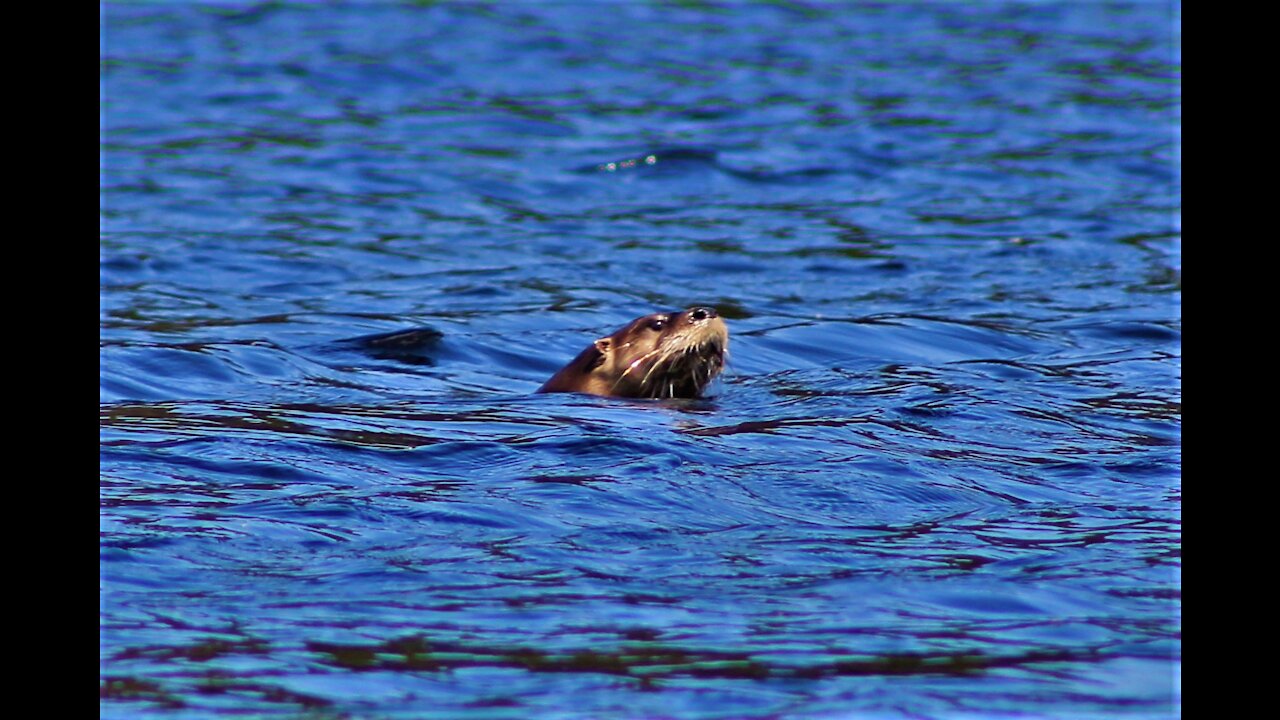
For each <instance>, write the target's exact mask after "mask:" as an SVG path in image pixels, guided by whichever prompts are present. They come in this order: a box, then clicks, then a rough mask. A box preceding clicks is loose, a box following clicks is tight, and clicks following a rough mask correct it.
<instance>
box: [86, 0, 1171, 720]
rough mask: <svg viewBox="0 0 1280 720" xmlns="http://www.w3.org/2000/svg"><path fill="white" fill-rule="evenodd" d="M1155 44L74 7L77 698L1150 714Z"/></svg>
mask: <svg viewBox="0 0 1280 720" xmlns="http://www.w3.org/2000/svg"><path fill="white" fill-rule="evenodd" d="M1178 17H1179V8H1178V6H1177V5H1173V4H1166V3H1154V2H1151V3H1148V2H1142V3H1119V4H1102V3H1027V4H997V3H928V4H925V3H912V4H903V5H876V4H865V5H864V4H838V5H837V4H800V3H760V4H737V3H730V4H719V3H701V2H689V3H676V4H660V3H647V2H639V1H636V2H620V3H609V4H603V5H602V4H599V3H572V2H547V3H493V4H484V3H430V2H427V3H391V2H378V3H357V4H338V5H329V4H325V5H318V4H317V5H311V4H291V3H263V4H243V3H217V4H197V3H142V4H107V5H105V6H104V7H103V21H102V70H101V73H102V75H101V77H102V81H101V86H102V114H101V118H102V133H101V136H102V150H101V164H102V173H101V177H102V180H101V185H102V200H101V241H100V258H101V295H100V297H101V307H100V310H101V323H100V325H101V331H100V341H101V354H100V357H101V363H100V403H101V428H102V433H101V503H102V512H101V565H100V568H101V595H100V608H101V635H100V637H101V671H100V675H101V697H102V702H101V712H102V716H103V717H112V718H134V717H146V716H160V715H163V716H166V717H171V716H180V717H220V716H231V715H235V716H243V715H244V714H246V713H247V714H250V715H253V716H255V717H258V716H262V717H270V716H276V717H324V718H329V717H332V718H340V717H350V718H394V717H403V718H410V717H412V718H427V717H442V718H459V717H477V718H500V717H509V718H526V717H563V718H634V717H681V718H771V717H847V716H850V715H853V714H857V715H858V716H860V717H861V716H885V717H898V716H906V715H910V716H911V717H938V718H950V717H998V716H1005V715H1008V716H1035V717H1073V718H1079V717H1116V716H1133V717H1165V716H1174V715H1177V714H1179V713H1180V680H1179V673H1180V657H1181V645H1180V627H1181V621H1180V614H1181V610H1180V607H1181V605H1180V568H1181V562H1180V521H1181V490H1180V469H1179V465H1180V449H1179V448H1180V437H1181V431H1180V421H1181V406H1180V399H1181V392H1180V354H1181V320H1180V315H1181V313H1180V298H1181V284H1180V283H1181V281H1180V267H1181V260H1180V221H1179V215H1180V174H1179V170H1178V167H1179V165H1178V162H1179V160H1178V152H1179V126H1180V120H1179V117H1180V114H1179V113H1180V92H1179V76H1180V67H1179V63H1180V50H1179V43H1180V40H1179V38H1178V25H1179V19H1178ZM695 304H706V305H713V306H715V307H716V308H717V309H718V310H719V311H720V313H721V314H722V315H723V316H724V317H725V318H726V319H727V321H728V323H729V326H730V328H731V332H732V343H731V353H732V355H731V360H730V367H729V369H728V371H727V372H726V374H725V376H724V378H723V379H722V380H721V381H718V382H717V383H716V384H715V385H714V386H713V388H712V392H711V393H710V394H709V397H708V398H707V399H705V400H701V401H692V402H640V401H628V400H615V399H603V398H594V397H584V396H576V395H535V394H533V391H534V390H535V389H536V388H537V387H538V386H539V385H540V384H541V383H542V382H543V381H544V380H545V379H546V378H547V377H548V376H549V375H550V374H551V373H553V372H554V371H555V370H556V369H557V368H558V367H560V366H561V365H562V364H563V363H565V362H567V361H568V360H569V359H570V358H571V357H572V356H573V355H574V354H576V353H577V352H578V351H579V350H580V349H582V348H583V347H585V346H586V344H587V343H588V342H590V341H591V340H592V339H594V338H595V337H598V336H600V335H604V334H607V333H609V332H612V331H613V330H614V329H615V328H617V327H618V326H620V325H622V324H624V323H625V322H627V321H629V320H630V319H632V318H634V317H636V316H638V315H642V314H646V313H650V312H654V311H657V310H664V309H674V308H680V307H687V306H690V305H695ZM408 328H430V329H432V330H434V331H435V333H438V335H436V334H428V333H424V335H423V339H424V342H423V343H422V344H421V347H418V348H416V349H413V350H412V351H407V352H403V353H399V352H397V353H371V352H368V351H365V350H362V349H361V348H359V347H358V346H353V345H351V344H350V343H346V342H344V341H345V340H347V339H350V338H353V337H358V336H363V335H367V334H371V333H380V332H389V331H394V330H401V329H408Z"/></svg>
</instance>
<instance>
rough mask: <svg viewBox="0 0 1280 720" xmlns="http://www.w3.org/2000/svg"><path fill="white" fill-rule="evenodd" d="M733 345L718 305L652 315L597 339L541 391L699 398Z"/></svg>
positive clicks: (718, 370)
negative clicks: (718, 312) (730, 343)
mask: <svg viewBox="0 0 1280 720" xmlns="http://www.w3.org/2000/svg"><path fill="white" fill-rule="evenodd" d="M728 349H729V328H728V327H727V326H726V325H725V324H724V320H721V319H720V316H719V314H717V313H716V311H715V310H714V309H712V308H709V307H693V308H689V309H688V310H682V311H680V312H672V313H656V314H653V315H646V316H644V317H642V318H637V319H636V320H632V321H631V322H630V323H628V324H627V325H626V326H625V327H623V328H621V329H619V330H618V331H617V332H615V333H613V334H612V335H609V336H608V337H602V338H600V339H599V340H596V341H595V342H594V343H593V344H592V345H591V346H590V347H588V348H587V349H586V350H583V351H582V352H581V353H579V354H578V357H576V358H574V360H573V362H571V363H569V364H568V365H566V366H565V367H564V368H563V369H561V370H560V372H558V373H556V374H555V375H554V376H553V377H552V378H551V379H550V380H548V381H547V382H546V384H545V385H543V386H542V387H541V388H540V389H539V390H538V392H584V393H591V394H592V395H612V396H616V397H635V398H695V397H698V396H699V395H700V394H701V393H702V390H703V388H705V387H706V386H707V383H709V382H711V380H712V379H714V378H715V377H716V375H719V374H720V370H721V369H722V368H723V367H724V360H725V356H726V354H727V353H728Z"/></svg>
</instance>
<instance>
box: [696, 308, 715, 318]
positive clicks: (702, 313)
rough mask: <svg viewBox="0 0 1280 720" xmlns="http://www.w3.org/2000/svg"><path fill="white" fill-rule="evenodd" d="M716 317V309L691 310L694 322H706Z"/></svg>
mask: <svg viewBox="0 0 1280 720" xmlns="http://www.w3.org/2000/svg"><path fill="white" fill-rule="evenodd" d="M715 316H716V309H715V308H709V307H696V308H689V319H690V320H694V321H698V320H706V319H707V318H713V317H715Z"/></svg>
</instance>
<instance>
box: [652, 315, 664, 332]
mask: <svg viewBox="0 0 1280 720" xmlns="http://www.w3.org/2000/svg"><path fill="white" fill-rule="evenodd" d="M666 326H667V316H666V315H659V316H658V317H656V318H654V319H652V320H650V321H649V329H650V330H661V329H662V328H664V327H666Z"/></svg>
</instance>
